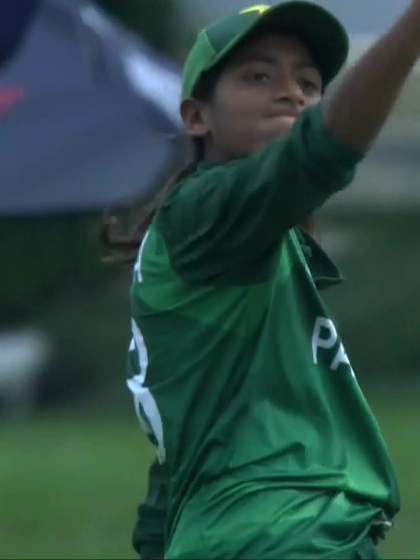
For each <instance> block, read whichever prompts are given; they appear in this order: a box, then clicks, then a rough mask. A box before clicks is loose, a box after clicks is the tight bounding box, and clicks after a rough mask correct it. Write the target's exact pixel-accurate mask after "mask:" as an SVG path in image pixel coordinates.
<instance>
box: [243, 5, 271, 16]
mask: <svg viewBox="0 0 420 560" xmlns="http://www.w3.org/2000/svg"><path fill="white" fill-rule="evenodd" d="M269 8H270V6H267V4H257V5H255V6H251V7H250V8H246V9H245V10H242V12H240V14H241V15H243V14H250V13H252V12H258V13H259V14H260V15H261V14H263V13H264V12H266V11H267V10H268V9H269Z"/></svg>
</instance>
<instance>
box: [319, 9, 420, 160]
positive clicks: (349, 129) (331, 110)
mask: <svg viewBox="0 0 420 560" xmlns="http://www.w3.org/2000/svg"><path fill="white" fill-rule="evenodd" d="M419 55H420V1H419V0H413V1H412V2H411V4H410V6H409V7H408V8H407V10H406V11H405V12H404V13H403V15H402V16H401V17H400V19H399V20H398V21H397V22H396V23H395V25H394V26H393V27H392V28H391V29H390V30H389V31H388V33H386V34H385V35H384V36H383V37H381V38H380V39H379V40H378V41H377V42H376V43H375V44H374V45H373V46H372V47H371V48H370V49H369V50H368V51H367V52H366V53H365V54H364V56H362V57H361V58H360V59H359V61H358V62H357V63H356V64H355V65H354V66H353V67H352V68H351V69H350V70H349V71H348V72H347V74H346V75H345V77H344V79H343V81H342V82H341V84H340V85H339V86H338V88H337V90H336V91H335V93H334V95H332V96H331V98H330V99H329V100H328V101H327V102H326V103H325V107H324V120H325V124H326V126H327V128H328V129H329V130H330V131H331V132H332V133H333V134H334V135H335V136H336V138H337V139H338V140H341V141H342V142H343V143H345V144H347V145H348V146H351V147H354V148H357V149H361V150H366V149H367V148H369V147H370V146H371V144H372V142H373V141H374V140H375V138H376V136H377V134H378V133H379V131H380V130H381V128H382V126H383V124H384V123H385V120H386V118H387V116H388V115H389V113H390V111H391V109H392V107H393V105H394V103H395V101H396V99H397V97H398V95H399V93H400V91H401V88H402V86H403V85H404V82H405V80H406V79H407V77H408V75H409V73H410V71H411V70H412V68H413V66H414V64H415V62H416V60H417V58H418V57H419Z"/></svg>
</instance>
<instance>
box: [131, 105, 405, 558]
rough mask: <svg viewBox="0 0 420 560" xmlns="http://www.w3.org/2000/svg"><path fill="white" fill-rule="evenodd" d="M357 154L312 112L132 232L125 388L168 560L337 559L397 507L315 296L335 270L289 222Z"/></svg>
mask: <svg viewBox="0 0 420 560" xmlns="http://www.w3.org/2000/svg"><path fill="white" fill-rule="evenodd" d="M361 157H362V154H360V153H357V152H355V151H353V150H350V149H348V148H346V147H345V146H342V145H341V144H340V143H339V142H337V141H336V139H335V138H334V137H333V136H332V135H331V134H330V133H329V132H328V131H327V130H326V129H325V127H324V126H323V122H322V112H321V109H320V108H316V109H310V110H308V111H306V112H305V113H304V114H303V116H302V117H301V118H300V119H299V120H298V122H297V123H296V125H295V126H294V127H293V129H292V131H291V133H290V134H289V135H287V136H286V137H284V138H283V139H282V140H279V141H276V142H274V143H273V144H271V145H270V146H268V147H267V148H266V149H264V150H262V151H261V152H259V153H257V154H255V155H252V156H250V157H248V158H244V159H241V160H236V161H233V162H230V163H228V164H225V165H207V164H204V165H201V166H199V168H198V169H197V171H196V172H195V173H194V174H192V175H191V176H190V177H188V178H186V179H185V180H184V181H183V182H181V183H180V184H179V185H177V186H176V187H175V188H174V189H173V190H172V192H171V194H170V195H169V197H168V199H167V200H166V202H165V203H164V204H163V206H162V208H161V210H160V212H159V214H158V216H157V218H156V219H155V221H154V222H153V224H152V226H151V228H150V229H149V231H148V233H147V235H146V236H145V238H144V240H143V243H142V247H141V249H140V253H139V259H138V262H137V264H136V266H135V269H134V277H133V286H132V292H131V296H132V300H131V301H132V317H133V342H132V343H131V345H130V352H129V361H130V373H129V375H130V376H131V378H130V380H129V387H130V389H131V390H132V392H133V394H134V397H135V403H136V407H137V411H138V415H139V418H140V420H141V422H142V424H143V427H144V428H145V429H146V431H147V432H148V433H149V434H150V435H151V439H152V441H153V442H154V443H155V445H156V447H157V452H158V457H159V458H160V461H161V462H162V463H164V464H165V466H166V468H167V469H168V473H169V474H168V505H167V510H166V514H165V516H164V523H165V536H164V541H165V551H166V552H165V556H166V557H167V558H173V559H175V558H197V557H199V558H245V557H258V558H271V557H277V558H301V557H302V556H303V557H306V558H333V557H334V558H335V557H340V558H341V557H342V558H344V557H346V556H344V555H345V554H348V553H349V552H350V551H354V550H356V547H357V546H358V545H359V544H360V543H361V541H362V540H363V539H364V538H365V536H366V534H367V532H368V531H369V528H370V525H371V523H372V522H373V521H374V520H375V519H376V518H377V517H378V516H379V515H381V513H382V512H383V511H384V512H386V514H387V515H388V516H389V517H393V515H394V514H395V513H396V511H397V510H398V508H399V495H398V488H397V483H396V479H395V475H394V472H393V469H392V466H391V464H390V460H389V457H388V454H387V450H386V447H385V444H384V441H383V438H382V436H381V433H380V430H379V428H378V426H377V423H376V421H375V419H374V417H373V415H372V413H371V411H370V409H369V406H368V404H367V402H366V400H365V398H364V396H363V393H362V391H361V389H360V387H359V385H358V383H357V380H356V377H355V375H354V372H353V369H352V367H351V365H350V362H349V359H348V357H347V355H346V352H345V350H344V346H343V344H342V342H341V340H340V338H339V336H338V334H337V331H336V328H335V326H334V324H333V322H332V320H331V318H330V316H329V313H328V310H327V309H326V308H325V306H324V305H323V303H322V300H321V298H320V294H319V289H320V288H322V287H326V286H328V285H331V284H334V283H336V282H338V281H339V280H340V276H339V273H338V271H337V269H336V267H335V265H334V264H333V263H332V262H331V261H330V260H329V259H328V257H327V256H326V254H325V253H324V252H323V251H322V250H321V248H320V247H319V246H318V245H317V244H316V242H315V241H314V240H312V239H311V238H310V237H308V236H307V235H305V234H303V233H302V231H300V230H299V228H297V227H296V224H298V223H299V222H300V221H301V220H302V219H303V218H304V217H306V216H307V215H308V214H309V213H310V212H312V211H313V210H314V209H315V208H316V207H318V206H320V205H321V204H322V203H323V202H324V201H325V200H326V199H327V198H329V197H330V196H331V195H332V194H333V193H334V192H336V191H338V190H339V189H341V188H343V187H345V186H346V185H347V184H348V183H349V182H350V181H351V180H352V178H353V175H354V170H355V166H356V164H357V163H358V161H360V159H361ZM160 518H161V520H162V519H163V517H162V516H161V517H160ZM332 553H333V554H335V555H336V556H331V554H332ZM340 554H341V556H340Z"/></svg>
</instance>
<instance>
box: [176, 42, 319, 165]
mask: <svg viewBox="0 0 420 560" xmlns="http://www.w3.org/2000/svg"><path fill="white" fill-rule="evenodd" d="M322 91H323V84H322V78H321V74H320V72H319V70H318V69H317V67H316V65H315V62H314V60H313V58H312V56H311V54H310V51H309V50H308V48H307V47H306V46H305V44H304V43H303V41H301V40H300V39H299V38H298V37H296V36H294V35H286V34H284V35H283V34H282V35H280V34H277V33H274V32H270V31H268V32H265V33H263V34H260V35H258V36H256V37H254V38H253V39H251V40H249V41H248V42H247V43H246V44H245V45H244V46H243V47H240V48H239V49H238V50H237V51H236V52H235V53H234V54H233V55H232V58H231V59H230V60H229V62H228V63H227V65H226V67H225V68H224V70H223V71H222V73H221V75H220V77H219V80H218V82H217V84H216V87H215V90H214V93H213V96H212V98H211V100H210V101H209V102H208V103H203V102H200V101H197V100H187V101H184V102H183V104H182V107H181V112H182V115H183V118H184V122H185V125H186V127H187V131H188V132H189V134H190V135H192V136H193V137H195V138H200V139H202V140H203V141H204V145H205V159H206V160H208V161H211V162H224V161H229V160H231V159H236V158H240V157H246V156H248V155H251V154H253V153H254V152H256V151H258V150H260V149H262V148H264V147H265V146H266V145H267V144H269V143H270V142H272V141H273V140H275V139H276V138H279V137H281V136H283V135H284V134H286V133H287V132H288V131H289V130H290V128H291V127H292V125H293V123H294V122H295V120H296V118H297V117H298V115H299V114H300V113H301V112H302V111H303V109H305V108H306V107H310V106H313V105H316V104H318V103H319V102H320V100H321V97H322Z"/></svg>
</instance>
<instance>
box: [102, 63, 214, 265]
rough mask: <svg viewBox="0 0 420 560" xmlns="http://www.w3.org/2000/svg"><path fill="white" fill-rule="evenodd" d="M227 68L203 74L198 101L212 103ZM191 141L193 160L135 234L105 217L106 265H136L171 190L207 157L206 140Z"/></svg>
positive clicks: (149, 208) (144, 214)
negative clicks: (223, 71) (143, 243)
mask: <svg viewBox="0 0 420 560" xmlns="http://www.w3.org/2000/svg"><path fill="white" fill-rule="evenodd" d="M223 67H224V64H223V65H218V66H216V67H214V68H212V69H211V70H209V71H208V72H206V73H205V74H203V76H202V77H201V79H200V81H199V83H198V84H197V86H196V88H195V90H194V94H193V96H194V98H195V99H197V100H199V101H202V102H204V103H208V102H209V101H211V99H212V97H213V94H214V90H215V88H216V84H217V82H218V80H219V77H220V74H221V72H222V69H223ZM191 142H192V150H191V152H192V157H191V161H189V162H188V163H187V164H186V165H185V166H184V167H182V168H181V169H180V170H179V171H177V172H176V173H175V174H174V175H172V176H171V177H170V178H169V179H168V181H167V182H166V183H165V185H164V186H163V188H162V189H161V190H160V191H159V192H158V193H157V194H156V195H155V197H154V198H153V199H152V201H151V202H150V203H148V204H145V205H144V206H143V207H142V208H141V209H140V211H139V216H137V220H136V223H135V224H134V226H132V227H131V231H130V232H129V233H128V234H124V233H122V227H121V220H119V219H118V218H117V217H116V216H113V215H110V214H109V213H108V214H106V215H105V216H104V218H103V220H102V224H101V228H100V233H99V238H100V240H101V242H102V243H103V244H104V245H105V247H106V248H107V249H108V250H109V252H110V254H109V255H108V256H106V257H105V258H104V261H105V262H113V263H122V264H132V263H133V262H134V261H135V260H136V258H137V254H138V250H139V247H140V244H141V241H142V239H143V236H144V234H145V233H146V231H147V228H148V227H149V226H150V224H151V222H152V220H153V218H154V217H155V215H156V212H157V211H158V210H159V208H160V206H161V205H162V203H163V201H164V200H165V198H166V196H167V194H168V193H169V191H170V190H171V189H172V188H173V187H174V185H176V184H177V183H178V182H179V181H181V180H182V179H184V178H185V177H187V176H188V175H190V174H191V173H192V172H193V171H194V169H195V168H196V166H197V164H198V163H199V162H200V161H202V160H203V159H204V158H205V146H204V141H203V140H201V139H197V138H192V139H191Z"/></svg>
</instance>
